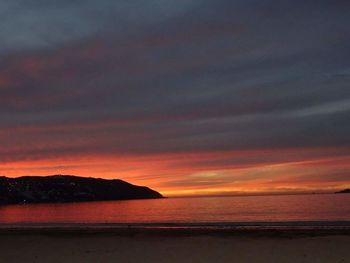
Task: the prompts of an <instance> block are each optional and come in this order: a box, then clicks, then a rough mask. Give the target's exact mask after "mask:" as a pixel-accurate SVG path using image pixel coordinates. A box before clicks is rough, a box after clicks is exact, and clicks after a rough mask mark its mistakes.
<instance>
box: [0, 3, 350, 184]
mask: <svg viewBox="0 0 350 263" xmlns="http://www.w3.org/2000/svg"><path fill="white" fill-rule="evenodd" d="M349 9H350V6H349V4H348V2H347V1H328V0H322V1H319V2H318V3H317V5H316V4H315V3H311V2H310V3H309V2H307V3H306V2H305V1H288V0H283V1H277V0H268V1H264V2H261V1H257V0H251V1H226V0H220V1H205V0H203V1H194V0H181V1H176V2H174V1H165V0H151V1H143V0H137V1H132V2H127V1H122V2H121V1H117V2H116V1H107V0H103V1H102V2H101V1H100V2H99V3H97V2H96V1H20V0H16V1H11V2H6V3H5V2H4V3H1V4H0V10H1V11H0V15H1V16H2V18H3V21H4V23H2V24H1V25H0V32H1V35H0V38H1V40H2V41H1V43H0V129H1V130H0V134H1V137H0V149H1V150H0V163H10V162H21V161H28V160H49V159H50V160H51V159H55V158H56V159H57V158H61V157H62V158H63V157H64V158H67V157H70V158H73V159H74V158H79V157H81V156H85V155H86V156H95V157H96V156H111V155H113V156H120V155H127V156H142V155H144V156H153V157H155V156H159V155H168V154H170V155H173V156H178V154H192V153H198V154H200V155H203V154H206V153H213V152H225V153H230V152H235V151H237V152H247V151H257V152H259V151H264V150H271V149H274V150H276V154H277V152H278V151H284V150H288V149H294V148H299V149H323V151H324V152H325V153H326V154H330V155H332V156H333V154H334V153H333V152H332V151H333V150H332V151H330V150H329V149H337V150H336V152H337V154H336V155H339V156H343V155H347V154H349V152H348V151H346V150H344V148H345V149H346V148H347V147H348V146H349V144H350V141H349V139H348V134H349V132H350V125H349V122H348V119H349V115H350V108H349V101H350V89H349V88H348V82H349V81H348V80H349V78H348V75H349V68H350V65H349V63H348V61H349V59H350V56H349V52H348V47H347V43H348V42H349V41H350V37H349V36H350V34H349V27H348V26H347V25H348V24H349V22H350V19H349V16H348V11H349ZM242 155H243V156H242V157H241V158H237V157H235V158H231V156H230V155H229V154H228V155H223V156H220V157H217V159H215V158H214V159H213V160H208V159H204V160H197V161H195V162H192V163H191V162H189V163H187V162H181V164H178V165H179V166H181V167H183V168H184V169H185V168H186V167H187V166H190V165H193V166H194V167H200V166H201V167H202V168H203V169H204V168H206V169H208V171H209V170H213V169H214V170H217V169H218V170H222V169H231V168H233V167H236V166H240V167H243V166H245V165H247V164H248V165H252V166H254V165H255V166H261V165H266V164H268V163H270V162H271V163H275V162H276V160H278V158H277V157H278V156H276V155H274V156H273V157H267V156H261V157H254V158H253V157H252V156H247V155H244V154H242ZM277 155H278V154H277ZM318 157H319V156H318V154H317V153H316V152H314V153H313V157H312V156H307V157H305V158H307V159H310V158H311V159H314V158H318ZM288 160H289V162H290V161H293V160H294V157H293V156H291V155H284V158H281V160H279V161H280V162H288ZM167 165H169V164H168V163H167ZM58 166H60V165H58ZM62 166H64V164H62ZM67 167H68V166H67ZM169 167H171V165H169ZM162 171H163V172H165V173H167V172H166V171H165V170H162ZM155 173H156V172H155ZM176 174H177V175H178V173H176ZM187 174H188V173H187ZM140 176H143V175H140ZM154 176H158V175H154ZM179 176H180V177H181V175H179ZM230 176H232V175H230ZM182 179H183V182H186V179H185V178H182ZM182 179H181V178H180V179H179V181H180V182H182V181H181V180H182ZM159 180H161V179H159ZM225 182H226V181H225ZM206 183H208V184H210V180H209V181H206V182H202V184H206ZM212 183H213V184H214V181H212Z"/></svg>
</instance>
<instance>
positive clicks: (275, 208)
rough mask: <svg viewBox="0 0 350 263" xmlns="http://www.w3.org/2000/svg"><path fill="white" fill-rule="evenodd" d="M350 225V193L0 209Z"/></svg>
mask: <svg viewBox="0 0 350 263" xmlns="http://www.w3.org/2000/svg"><path fill="white" fill-rule="evenodd" d="M287 221H293V222H294V221H317V222H336V221H350V194H315V195H274V196H230V197H190V198H166V199H153V200H132V201H108V202H87V203H70V204H30V205H5V206H0V223H2V224H21V223H210V222H216V223H228V222H230V223H232V222H233V223H234V222H287Z"/></svg>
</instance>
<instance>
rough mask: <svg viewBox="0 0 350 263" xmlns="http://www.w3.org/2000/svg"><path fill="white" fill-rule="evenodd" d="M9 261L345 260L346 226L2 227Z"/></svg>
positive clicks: (0, 239) (0, 246)
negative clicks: (331, 227) (296, 228)
mask: <svg viewBox="0 0 350 263" xmlns="http://www.w3.org/2000/svg"><path fill="white" fill-rule="evenodd" d="M0 233H1V235H0V253H1V260H0V262H1V263H7V262H27V263H31V262H153V263H154V262H253V263H254V262H261V263H264V262H285V263H288V262H291V263H292V262H293V263H294V262H305V263H306V262H310V263H311V262H312V263H314V262H332V263H334V262H349V259H350V250H349V244H350V234H349V229H338V230H334V229H333V230H332V229H326V230H323V231H320V230H315V229H313V230H300V229H299V230H297V231H295V230H286V229H282V230H281V229H277V230H276V229H264V230H261V229H260V230H257V229H243V230H242V229H241V230H237V229H236V230H232V229H229V230H227V229H226V230H223V229H221V230H218V229H211V230H207V229H203V228H198V229H190V230H189V229H170V230H169V229H153V228H149V229H139V228H137V229H136V228H129V229H128V228H123V229H118V228H113V229H112V228H110V229H107V228H102V229H96V228H89V229H81V228H68V229H62V228H57V227H54V228H40V229H38V228H27V229H18V228H3V229H1V230H0Z"/></svg>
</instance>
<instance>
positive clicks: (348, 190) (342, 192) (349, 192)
mask: <svg viewBox="0 0 350 263" xmlns="http://www.w3.org/2000/svg"><path fill="white" fill-rule="evenodd" d="M336 194H350V189H344V190H342V191H339V192H336Z"/></svg>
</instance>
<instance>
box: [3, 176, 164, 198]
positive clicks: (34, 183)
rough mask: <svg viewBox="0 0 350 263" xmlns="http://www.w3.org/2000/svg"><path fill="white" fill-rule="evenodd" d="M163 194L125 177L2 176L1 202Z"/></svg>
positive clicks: (159, 195)
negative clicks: (111, 178)
mask: <svg viewBox="0 0 350 263" xmlns="http://www.w3.org/2000/svg"><path fill="white" fill-rule="evenodd" d="M162 197H163V196H162V195H161V194H160V193H158V192H156V191H154V190H152V189H150V188H148V187H144V186H136V185H132V184H130V183H127V182H125V181H122V180H105V179H98V178H85V177H78V176H70V175H53V176H46V177H39V176H25V177H19V178H8V177H0V204H21V203H67V202H84V201H106V200H128V199H151V198H162Z"/></svg>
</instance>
